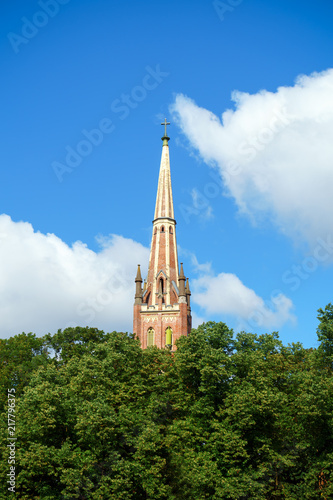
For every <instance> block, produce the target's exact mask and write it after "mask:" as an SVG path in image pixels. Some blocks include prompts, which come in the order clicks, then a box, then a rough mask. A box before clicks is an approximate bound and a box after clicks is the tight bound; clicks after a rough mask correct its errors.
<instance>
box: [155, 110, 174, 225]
mask: <svg viewBox="0 0 333 500" xmlns="http://www.w3.org/2000/svg"><path fill="white" fill-rule="evenodd" d="M161 125H164V127H165V129H164V135H163V137H162V141H163V147H162V157H161V164H160V174H159V178H158V188H157V196H156V205H155V216H154V220H156V219H162V218H169V219H174V210H173V199H172V188H171V174H170V158H169V144H168V142H169V140H170V138H169V137H168V136H167V129H166V128H167V125H170V123H168V122H167V120H166V119H165V120H164V123H162V124H161Z"/></svg>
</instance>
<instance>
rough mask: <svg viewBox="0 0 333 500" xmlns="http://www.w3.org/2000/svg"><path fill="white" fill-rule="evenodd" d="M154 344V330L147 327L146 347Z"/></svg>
mask: <svg viewBox="0 0 333 500" xmlns="http://www.w3.org/2000/svg"><path fill="white" fill-rule="evenodd" d="M153 345H155V332H154V329H153V328H149V329H148V331H147V347H151V346H153Z"/></svg>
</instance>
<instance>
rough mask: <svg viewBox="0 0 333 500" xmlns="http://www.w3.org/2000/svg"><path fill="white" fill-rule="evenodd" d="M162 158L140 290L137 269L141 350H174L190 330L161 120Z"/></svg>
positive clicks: (137, 331)
mask: <svg viewBox="0 0 333 500" xmlns="http://www.w3.org/2000/svg"><path fill="white" fill-rule="evenodd" d="M161 125H164V135H163V137H162V141H163V146H162V157H161V163H160V172H159V178H158V187H157V196H156V205H155V213H154V220H153V234H152V240H151V248H150V257H149V266H148V276H147V281H145V284H144V287H143V289H142V278H141V272H140V268H138V272H137V276H136V279H135V283H136V294H135V302H134V319H133V333H135V334H136V335H137V336H138V338H139V339H140V342H141V346H142V347H143V348H146V347H149V346H151V345H156V346H157V347H160V348H164V347H166V346H168V347H170V348H171V349H175V341H176V340H177V339H178V338H179V337H180V336H181V335H187V334H188V333H189V332H190V331H191V309H190V306H189V295H190V291H189V285H188V284H186V278H185V275H184V270H183V265H182V264H181V268H180V272H179V267H178V253H177V240H176V221H175V218H174V208H173V199H172V188H171V175H170V159H169V140H170V139H169V137H168V135H167V125H170V123H169V122H167V120H166V119H165V120H164V123H162V124H161Z"/></svg>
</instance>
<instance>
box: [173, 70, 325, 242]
mask: <svg viewBox="0 0 333 500" xmlns="http://www.w3.org/2000/svg"><path fill="white" fill-rule="evenodd" d="M231 98H232V101H233V102H234V109H229V110H226V111H224V112H223V114H222V116H221V119H220V118H219V117H217V116H216V115H214V114H213V113H212V112H210V111H209V110H207V109H204V108H201V107H199V106H198V105H197V104H196V103H195V102H194V101H193V100H191V99H190V98H189V97H186V96H184V95H177V96H176V99H175V102H174V104H173V106H172V112H173V116H174V119H175V120H176V121H177V122H178V124H179V126H180V128H181V130H182V131H183V132H184V134H185V135H186V136H187V138H188V140H189V142H190V144H191V146H192V147H193V148H195V149H196V150H197V151H198V152H199V154H200V156H201V157H202V158H203V160H204V161H205V162H206V163H207V164H209V165H211V166H215V167H217V168H218V169H219V170H220V173H221V176H222V178H223V181H224V186H225V189H226V193H227V194H229V195H231V196H232V197H233V198H234V199H235V201H236V203H237V205H238V208H239V210H240V211H241V212H242V213H245V214H247V215H248V216H249V217H250V218H251V219H252V221H253V222H254V223H258V222H260V221H262V219H263V218H268V219H269V220H270V221H272V222H273V223H274V224H276V226H277V227H278V228H279V230H281V231H282V232H283V233H284V234H286V235H287V236H288V237H290V238H292V239H293V240H294V241H295V242H297V243H306V244H307V245H308V246H309V247H310V248H312V249H313V248H314V247H315V246H316V244H317V240H318V238H324V239H327V237H328V235H331V234H332V222H331V214H332V212H333V196H332V185H333V140H332V137H333V69H330V70H327V71H325V72H322V73H314V74H312V75H310V76H304V75H303V76H299V77H298V78H297V80H296V82H295V85H294V86H291V87H280V88H278V89H277V91H276V92H268V91H266V90H261V91H260V92H258V93H256V94H253V95H251V94H248V93H245V92H239V91H235V92H233V93H232V96H231Z"/></svg>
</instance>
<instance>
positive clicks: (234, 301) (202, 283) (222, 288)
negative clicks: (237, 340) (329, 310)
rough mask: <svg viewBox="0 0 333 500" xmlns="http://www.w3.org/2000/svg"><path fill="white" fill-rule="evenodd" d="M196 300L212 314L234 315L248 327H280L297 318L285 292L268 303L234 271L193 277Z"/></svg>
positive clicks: (239, 322) (206, 311) (241, 325)
mask: <svg viewBox="0 0 333 500" xmlns="http://www.w3.org/2000/svg"><path fill="white" fill-rule="evenodd" d="M192 301H193V302H194V303H195V304H198V305H199V306H200V307H202V308H203V309H204V310H205V313H206V315H208V316H209V315H212V314H220V315H231V316H234V317H235V318H236V319H237V321H238V326H239V327H240V328H245V329H251V328H253V327H264V328H279V327H281V326H282V325H283V324H285V323H286V322H288V321H291V322H294V321H295V316H294V315H293V314H292V312H291V310H292V308H293V303H292V301H291V300H290V299H289V298H288V297H286V296H285V295H284V294H282V293H281V292H279V293H278V294H276V295H274V296H273V297H271V298H270V300H269V301H267V302H265V301H264V300H263V299H262V298H261V297H259V296H258V295H257V294H256V293H255V292H254V290H251V289H250V288H248V287H246V286H245V285H244V284H243V283H242V282H241V280H240V279H239V278H237V276H235V275H234V274H230V273H221V274H219V275H217V276H213V275H211V274H207V275H204V276H201V277H200V278H198V279H194V280H192Z"/></svg>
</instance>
